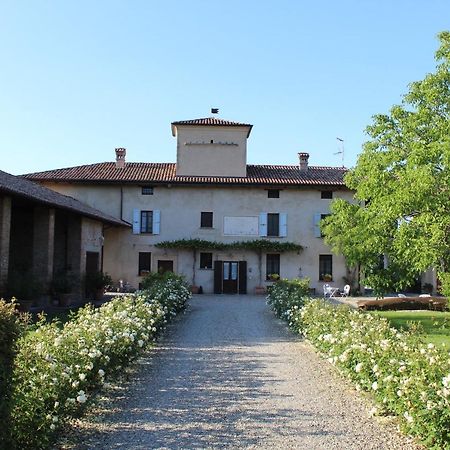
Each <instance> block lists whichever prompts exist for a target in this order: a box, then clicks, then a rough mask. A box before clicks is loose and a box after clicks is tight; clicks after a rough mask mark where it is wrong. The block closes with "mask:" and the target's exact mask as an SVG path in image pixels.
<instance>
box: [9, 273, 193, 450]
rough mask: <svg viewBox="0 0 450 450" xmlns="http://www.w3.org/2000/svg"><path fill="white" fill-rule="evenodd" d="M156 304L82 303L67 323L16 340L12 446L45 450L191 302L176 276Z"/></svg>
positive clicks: (143, 300)
mask: <svg viewBox="0 0 450 450" xmlns="http://www.w3.org/2000/svg"><path fill="white" fill-rule="evenodd" d="M162 290H163V292H164V295H158V298H154V296H152V295H150V293H149V291H142V292H141V293H139V294H130V295H127V296H121V297H117V298H115V299H113V300H112V301H110V302H108V303H106V304H104V305H103V306H101V307H100V308H94V307H93V306H91V305H87V306H85V307H83V308H81V309H80V310H78V312H77V313H75V314H74V316H73V317H72V318H71V319H70V320H69V321H68V322H66V323H65V324H64V325H61V324H58V323H57V322H52V323H46V322H45V319H42V320H41V321H40V322H39V323H38V324H37V327H36V329H35V330H34V331H31V332H29V333H26V334H25V335H24V336H23V337H22V338H21V339H20V340H19V342H18V349H19V350H18V352H17V355H16V358H15V364H14V366H15V367H14V373H13V381H12V384H13V391H12V395H11V399H12V400H11V404H12V408H11V413H10V415H11V424H12V425H11V429H10V436H9V438H10V441H11V444H10V446H9V448H12V449H44V448H48V447H49V446H50V445H51V443H52V442H53V441H54V439H55V436H56V433H57V431H58V429H59V428H60V427H61V426H62V424H63V423H64V422H65V421H67V419H68V418H71V417H75V416H77V415H79V414H80V412H82V410H83V407H84V406H85V405H86V404H87V403H89V400H90V399H91V398H92V397H93V396H94V395H95V394H96V392H98V390H99V389H100V388H101V386H102V384H103V383H104V382H105V379H107V378H108V379H110V378H112V377H113V376H114V375H116V374H118V373H120V372H121V371H122V370H123V368H124V367H125V366H127V365H129V364H130V362H132V361H133V360H135V359H136V358H137V357H138V356H139V355H140V354H142V352H143V351H144V350H145V349H146V348H148V346H149V345H150V344H151V343H153V342H154V341H155V339H156V337H157V335H158V334H159V333H160V332H161V331H162V330H163V329H164V327H165V325H166V323H167V322H168V321H169V320H170V319H171V318H173V316H175V315H176V314H177V313H178V312H179V311H181V310H182V309H183V308H184V306H185V304H186V301H187V300H188V299H189V297H190V292H189V289H188V287H187V285H186V284H185V283H184V282H183V281H182V280H181V279H180V278H179V277H173V279H172V281H171V284H170V287H167V286H164V287H162Z"/></svg>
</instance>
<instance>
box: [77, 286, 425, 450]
mask: <svg viewBox="0 0 450 450" xmlns="http://www.w3.org/2000/svg"><path fill="white" fill-rule="evenodd" d="M370 407H371V405H369V403H368V402H367V401H366V400H364V399H363V398H362V397H361V396H360V395H358V394H357V393H356V391H354V390H353V389H352V388H351V386H350V385H348V384H347V383H346V382H345V381H343V380H341V379H340V377H339V376H338V375H337V374H336V373H335V371H334V368H333V367H331V366H330V365H329V364H328V363H327V362H326V361H324V360H322V359H321V358H320V357H319V356H318V355H317V354H316V353H315V352H314V350H313V349H312V347H311V346H310V345H309V344H307V343H304V342H302V341H301V339H300V338H299V337H298V336H296V335H294V334H292V333H291V332H290V331H289V330H287V329H286V326H285V324H283V323H282V322H281V321H279V320H277V319H276V318H275V317H274V315H273V314H272V313H271V312H270V311H269V310H268V308H267V306H266V305H265V300H264V298H261V297H253V296H224V295H222V296H207V295H203V296H197V297H196V298H194V299H193V300H192V301H191V307H190V309H189V310H188V312H187V313H186V315H185V316H184V317H181V318H179V319H178V320H177V321H176V323H175V324H174V325H172V326H171V327H170V329H169V330H168V332H167V333H166V335H165V338H164V339H163V340H162V341H161V342H160V343H159V345H158V348H157V349H156V350H152V351H150V353H149V356H148V357H146V358H142V360H141V361H140V363H139V367H138V369H137V372H136V373H135V374H134V375H133V379H132V382H131V383H129V384H128V385H127V386H126V387H125V388H124V389H123V390H122V391H118V392H116V393H115V398H113V402H112V405H108V408H107V410H106V411H105V412H104V414H101V415H99V416H96V417H92V416H91V418H90V419H89V420H87V419H86V420H84V421H81V425H79V428H78V432H77V433H76V434H78V441H77V442H78V444H76V448H78V449H154V448H163V449H194V448H233V449H240V448H258V449H264V448H267V449H272V450H275V449H308V450H309V449H346V450H349V449H358V450H359V449H365V450H368V449H389V450H392V449H417V448H418V447H417V446H415V445H413V444H412V443H411V441H410V440H408V439H407V438H406V437H403V436H400V435H399V434H398V433H397V432H396V431H395V427H394V425H392V424H388V423H385V424H383V423H381V422H380V419H376V418H369V414H368V411H369V409H370Z"/></svg>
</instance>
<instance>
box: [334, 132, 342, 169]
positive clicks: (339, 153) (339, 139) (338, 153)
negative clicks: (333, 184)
mask: <svg viewBox="0 0 450 450" xmlns="http://www.w3.org/2000/svg"><path fill="white" fill-rule="evenodd" d="M336 139H337V140H338V141H339V142H340V143H341V148H340V150H339V151H338V152H336V153H333V155H341V160H342V167H344V139H341V138H339V137H337V138H336Z"/></svg>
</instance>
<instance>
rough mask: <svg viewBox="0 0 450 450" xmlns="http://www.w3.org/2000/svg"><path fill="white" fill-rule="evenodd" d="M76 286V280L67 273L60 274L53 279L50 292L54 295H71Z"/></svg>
mask: <svg viewBox="0 0 450 450" xmlns="http://www.w3.org/2000/svg"><path fill="white" fill-rule="evenodd" d="M74 286H75V278H74V277H73V276H72V275H70V274H68V273H66V272H58V273H57V274H55V276H54V277H53V280H52V282H51V285H50V290H51V291H52V293H54V294H70V293H71V292H72V289H73V288H74Z"/></svg>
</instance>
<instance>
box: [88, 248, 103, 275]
mask: <svg viewBox="0 0 450 450" xmlns="http://www.w3.org/2000/svg"><path fill="white" fill-rule="evenodd" d="M99 259H100V255H99V253H98V252H86V274H92V273H96V272H98V271H99Z"/></svg>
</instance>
